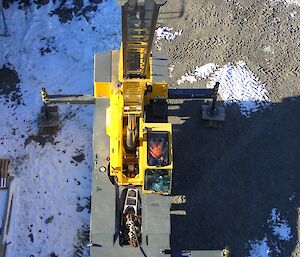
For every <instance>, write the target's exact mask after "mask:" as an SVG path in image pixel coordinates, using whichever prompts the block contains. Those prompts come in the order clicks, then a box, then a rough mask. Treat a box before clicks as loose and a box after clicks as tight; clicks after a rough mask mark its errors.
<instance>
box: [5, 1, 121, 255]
mask: <svg viewBox="0 0 300 257" xmlns="http://www.w3.org/2000/svg"><path fill="white" fill-rule="evenodd" d="M57 4H58V3H57ZM57 7H58V6H57V5H55V4H53V3H50V4H48V5H45V6H42V7H40V8H38V9H37V8H36V5H35V4H32V5H30V6H29V7H27V8H26V10H20V9H18V6H17V4H16V3H14V4H12V5H11V6H10V8H9V9H7V10H5V15H6V20H7V24H8V30H9V34H10V36H9V37H1V38H0V44H1V49H0V65H1V66H3V65H5V66H6V67H8V68H9V69H11V70H15V71H16V72H17V74H18V77H19V79H20V83H19V91H20V92H19V94H20V95H21V97H20V99H19V101H20V105H18V104H17V102H16V101H12V100H7V99H6V98H5V96H3V95H2V96H0V110H1V120H0V122H1V132H0V143H1V147H0V156H3V155H4V156H7V155H8V156H10V157H11V158H12V159H13V160H14V162H13V167H12V170H13V174H12V175H14V176H15V179H14V181H13V183H12V188H11V189H12V192H13V194H14V203H13V212H12V217H11V222H10V230H9V235H8V237H7V238H6V242H8V243H9V245H8V247H7V256H6V257H16V256H30V255H33V256H60V257H64V256H65V257H67V256H73V255H74V252H75V251H76V247H74V245H75V244H76V242H77V241H78V240H79V239H80V238H81V236H80V235H79V234H80V233H81V231H82V230H84V229H85V228H86V227H87V226H88V224H89V202H90V199H89V196H90V191H91V175H90V174H91V166H92V155H91V143H92V140H91V138H92V122H93V108H92V107H77V106H63V107H60V115H61V124H62V127H61V130H60V132H59V133H58V135H57V136H56V137H55V138H54V139H49V141H51V140H52V142H53V143H45V145H43V144H39V143H37V142H35V140H36V141H39V140H38V139H37V138H35V137H34V135H35V134H36V133H37V114H38V112H39V109H40V106H41V98H40V89H41V87H46V88H47V90H48V92H49V93H59V92H64V93H90V94H92V93H93V55H94V53H95V52H102V51H106V50H110V49H116V48H119V45H120V39H121V16H120V8H119V6H118V5H117V4H116V3H115V1H112V0H109V1H103V2H102V3H101V4H99V5H98V10H97V11H96V12H90V14H89V19H88V21H87V19H85V18H83V17H82V16H79V17H76V18H73V20H71V21H68V22H66V23H63V24H61V23H60V22H59V18H58V16H56V15H53V16H51V17H50V16H49V15H48V14H49V13H50V11H52V10H54V9H55V8H57ZM104 13H105V15H104ZM6 100H7V101H6ZM32 139H33V140H32ZM1 208H2V207H1ZM86 255H87V250H86V249H85V251H84V253H83V254H82V256H86Z"/></svg>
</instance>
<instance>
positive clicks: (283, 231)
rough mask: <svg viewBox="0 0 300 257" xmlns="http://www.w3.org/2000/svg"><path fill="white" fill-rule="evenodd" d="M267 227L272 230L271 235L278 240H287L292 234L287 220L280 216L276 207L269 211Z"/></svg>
mask: <svg viewBox="0 0 300 257" xmlns="http://www.w3.org/2000/svg"><path fill="white" fill-rule="evenodd" d="M268 224H269V227H270V228H271V229H272V230H273V235H275V236H278V238H279V239H280V240H284V241H288V240H290V239H291V238H292V237H293V235H292V231H291V228H290V226H289V225H288V223H287V221H286V220H284V219H281V218H280V213H279V211H278V210H277V209H276V208H273V209H272V211H271V219H269V220H268Z"/></svg>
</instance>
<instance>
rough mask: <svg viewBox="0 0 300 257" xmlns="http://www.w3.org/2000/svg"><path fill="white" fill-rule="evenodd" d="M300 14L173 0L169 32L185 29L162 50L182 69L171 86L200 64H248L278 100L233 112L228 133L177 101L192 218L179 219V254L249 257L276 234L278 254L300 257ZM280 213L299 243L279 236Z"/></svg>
mask: <svg viewBox="0 0 300 257" xmlns="http://www.w3.org/2000/svg"><path fill="white" fill-rule="evenodd" d="M295 12H297V13H298V14H296V15H295ZM299 13H300V8H299V7H297V6H295V5H294V6H293V5H285V4H283V3H281V2H277V3H276V4H274V3H271V2H270V3H268V2H265V1H258V0H256V1H246V0H240V1H234V0H232V1H227V2H225V1H221V0H211V1H204V0H182V1H179V0H172V1H169V3H168V4H167V5H165V6H164V7H163V8H162V13H161V16H160V17H161V19H160V22H161V25H163V26H168V27H173V28H174V29H176V30H180V29H182V30H183V32H182V35H181V36H178V37H177V39H176V40H174V41H170V42H168V41H164V42H163V44H162V52H163V53H165V54H166V55H168V56H169V60H170V64H173V65H174V66H175V68H174V70H173V73H172V75H173V77H172V78H171V86H174V85H176V81H177V80H178V79H179V78H180V76H182V75H184V73H185V72H186V71H189V70H194V68H195V67H196V66H197V65H198V66H201V65H204V64H207V63H216V64H218V65H224V64H227V63H229V62H237V61H239V60H244V61H245V62H246V63H247V66H248V67H249V68H250V69H251V71H252V72H253V73H255V74H256V75H257V76H258V77H259V79H260V80H261V81H262V82H263V83H265V84H266V87H267V90H268V91H269V93H270V97H271V99H272V102H273V104H272V107H271V109H269V110H264V111H260V112H257V113H255V114H252V115H251V117H250V118H244V117H242V116H241V114H240V113H239V111H238V108H237V106H231V107H228V108H226V121H225V124H224V127H223V129H222V130H210V129H206V128H204V126H203V124H202V123H203V122H202V121H201V103H200V102H199V101H185V102H178V103H177V102H172V103H171V105H172V107H171V108H170V115H171V116H173V117H171V120H172V122H174V123H175V125H174V139H173V140H174V152H175V160H174V161H175V171H174V187H173V191H174V194H182V195H185V196H186V198H187V203H186V204H185V206H184V208H185V209H186V211H187V215H186V216H184V217H176V216H175V217H173V218H172V245H173V247H174V248H178V249H220V248H223V247H224V246H225V245H228V246H229V247H230V249H231V251H232V256H248V255H249V244H248V241H249V240H262V239H263V237H264V235H268V239H269V241H270V242H272V244H277V246H278V247H279V248H280V249H281V253H278V252H276V251H272V248H271V252H270V253H269V254H270V256H282V257H287V256H300V245H299V235H300V232H299V226H300V223H299V217H300V211H299V206H300V197H299V196H300V195H299V193H300V188H299V183H300V161H299V156H300V149H299V142H300V140H299V128H300V120H299V117H300V108H299V107H300V97H299V95H300V86H299V77H300V73H299V72H300V70H299V60H300V51H299V46H300V16H299ZM184 86H188V85H184ZM199 86H203V85H201V84H199ZM293 194H294V195H295V197H294V198H293V199H292V200H289V197H290V196H291V195H293ZM272 208H278V209H279V210H280V212H281V214H282V215H283V217H284V218H285V219H286V220H287V221H288V223H289V225H290V226H291V229H292V234H293V238H292V239H291V240H290V241H287V242H286V241H280V242H279V241H278V240H277V241H276V238H275V237H273V235H272V232H271V231H270V228H269V227H268V225H267V220H268V219H269V216H270V212H271V209H272ZM275 242H276V243H275Z"/></svg>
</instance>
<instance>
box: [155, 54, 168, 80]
mask: <svg viewBox="0 0 300 257" xmlns="http://www.w3.org/2000/svg"><path fill="white" fill-rule="evenodd" d="M152 82H153V83H156V82H160V83H161V82H169V66H168V58H166V57H165V56H162V55H161V54H159V53H155V52H153V54H152Z"/></svg>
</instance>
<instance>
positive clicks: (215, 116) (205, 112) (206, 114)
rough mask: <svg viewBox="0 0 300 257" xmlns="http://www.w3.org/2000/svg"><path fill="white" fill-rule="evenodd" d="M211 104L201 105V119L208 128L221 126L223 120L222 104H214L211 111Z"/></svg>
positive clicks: (223, 109) (223, 110)
mask: <svg viewBox="0 0 300 257" xmlns="http://www.w3.org/2000/svg"><path fill="white" fill-rule="evenodd" d="M211 106H212V105H211V104H209V105H202V119H203V120H204V125H205V127H208V128H222V127H223V121H224V120H225V108H224V107H223V106H216V107H215V109H214V111H213V112H211Z"/></svg>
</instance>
